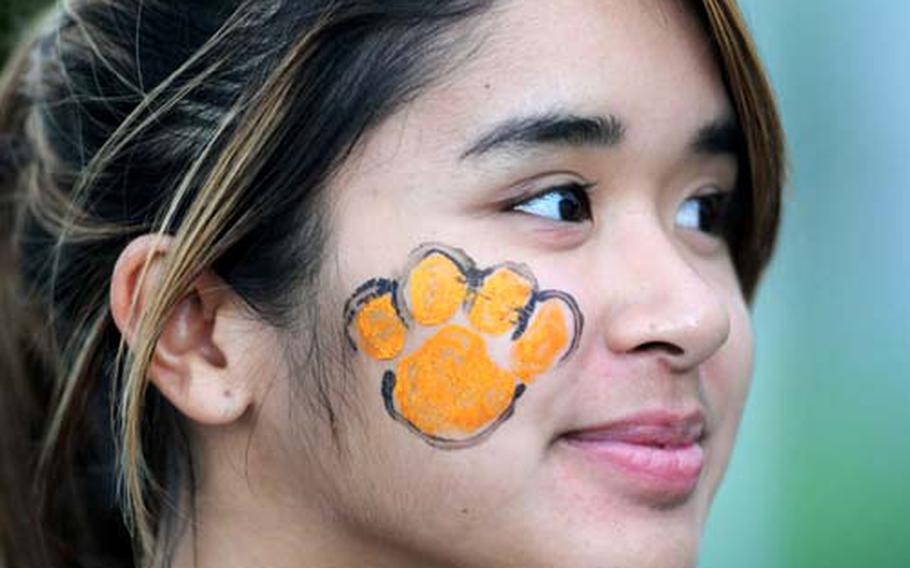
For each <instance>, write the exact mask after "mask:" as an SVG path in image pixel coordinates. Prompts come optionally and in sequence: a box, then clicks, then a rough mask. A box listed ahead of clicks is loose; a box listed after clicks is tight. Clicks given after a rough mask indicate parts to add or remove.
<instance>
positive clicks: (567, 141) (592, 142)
mask: <svg viewBox="0 0 910 568" xmlns="http://www.w3.org/2000/svg"><path fill="white" fill-rule="evenodd" d="M625 132H626V128H625V125H624V124H623V122H622V121H621V120H620V119H619V118H618V117H616V116H615V115H612V114H607V115H588V116H581V115H576V114H565V113H547V114H542V115H536V116H530V117H524V118H511V119H507V120H505V121H503V122H501V123H499V124H497V125H495V126H493V128H491V129H490V130H489V131H487V133H485V134H483V135H481V136H480V137H479V138H478V139H477V140H476V141H475V142H474V143H472V144H470V145H469V146H468V149H467V150H465V151H464V152H462V153H461V157H460V159H461V160H464V159H466V158H472V157H479V156H481V155H484V154H488V153H491V152H493V151H496V150H505V149H509V148H520V149H521V148H529V147H532V146H541V145H561V146H599V147H605V148H609V147H611V146H616V145H618V144H620V143H622V141H623V138H624V137H625ZM742 148H743V133H742V130H741V129H740V126H739V124H738V123H737V121H736V119H735V118H734V117H733V116H732V115H723V116H720V117H718V118H716V119H714V120H712V121H710V122H708V123H707V124H705V125H704V126H702V127H701V128H699V129H698V131H697V132H696V134H695V136H694V137H693V138H692V142H691V143H690V150H691V151H692V153H695V154H705V155H723V154H733V155H738V154H739V153H740V151H741V149H742Z"/></svg>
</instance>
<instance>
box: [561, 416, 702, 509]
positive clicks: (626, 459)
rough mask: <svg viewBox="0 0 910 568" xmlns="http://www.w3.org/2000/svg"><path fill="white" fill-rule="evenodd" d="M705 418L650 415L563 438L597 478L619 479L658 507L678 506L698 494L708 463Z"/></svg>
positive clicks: (594, 427)
mask: <svg viewBox="0 0 910 568" xmlns="http://www.w3.org/2000/svg"><path fill="white" fill-rule="evenodd" d="M704 441H705V421H704V417H703V415H702V414H701V413H700V412H692V413H688V414H678V413H672V412H666V411H656V412H646V413H640V414H637V415H634V416H630V417H627V418H624V419H621V420H618V421H614V422H610V423H607V424H604V425H598V426H592V427H586V428H583V429H579V430H573V431H571V432H568V433H566V434H564V435H563V436H562V437H561V442H563V443H564V445H565V446H566V447H567V448H569V449H570V451H571V453H572V454H577V455H579V456H580V457H581V458H583V462H584V463H585V464H587V465H588V466H589V467H590V466H593V469H594V471H595V474H596V475H598V476H606V477H608V478H611V479H613V478H619V479H620V480H621V481H622V482H624V484H625V485H626V486H627V487H628V488H629V489H630V490H631V491H632V492H634V493H635V494H637V495H639V496H641V497H645V498H647V499H648V500H653V501H660V502H666V501H679V500H681V499H685V498H687V497H689V496H690V495H691V494H692V493H693V492H694V491H695V489H696V488H697V486H698V481H699V478H700V476H701V472H702V469H703V467H704V463H705V450H704V446H703V444H704Z"/></svg>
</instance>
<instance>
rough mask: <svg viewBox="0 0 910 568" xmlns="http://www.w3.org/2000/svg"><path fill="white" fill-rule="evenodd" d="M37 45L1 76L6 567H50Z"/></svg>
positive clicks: (0, 369) (2, 524)
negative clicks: (22, 227)
mask: <svg viewBox="0 0 910 568" xmlns="http://www.w3.org/2000/svg"><path fill="white" fill-rule="evenodd" d="M30 51H31V42H27V43H25V44H23V45H22V46H20V48H19V49H18V50H17V51H16V52H15V53H13V55H12V57H11V59H10V61H8V62H7V65H6V69H5V71H4V72H3V75H0V565H2V566H11V567H12V566H16V567H20V566H22V567H28V566H43V565H49V564H50V562H49V559H48V558H47V557H46V555H45V552H44V551H45V547H44V546H42V542H41V541H42V539H43V537H42V531H41V529H40V519H39V513H38V507H36V503H37V502H38V501H39V499H38V495H37V492H36V487H35V485H34V483H33V479H34V472H35V466H36V464H37V453H36V448H37V447H39V445H40V443H39V438H40V432H41V428H42V425H43V422H44V418H45V411H46V408H45V407H46V403H47V397H46V396H45V393H44V392H43V391H44V390H45V389H44V388H43V387H44V386H45V385H43V384H42V383H43V382H44V378H43V377H44V375H45V373H44V371H45V370H46V367H47V363H46V361H44V360H43V359H44V357H43V356H42V355H44V354H40V353H38V351H37V350H36V349H35V345H34V338H35V337H36V335H37V334H40V330H38V329H37V325H36V323H37V321H36V320H37V319H38V318H36V317H34V314H32V313H30V311H31V310H30V308H29V305H28V301H27V299H26V298H25V297H24V295H23V290H22V282H21V278H20V274H19V270H18V264H19V258H18V254H17V242H16V241H17V236H16V235H17V228H18V226H19V219H20V217H21V215H20V209H21V206H22V202H23V200H22V198H21V195H20V194H21V193H22V186H23V184H22V183H21V179H22V178H23V177H24V168H25V164H26V163H27V162H28V160H29V158H28V154H29V153H30V152H31V150H30V149H29V148H27V147H26V140H27V137H26V135H25V122H26V115H27V104H26V102H25V100H24V96H23V93H22V89H21V86H22V84H23V82H24V75H25V74H26V70H27V65H28V57H29V53H30Z"/></svg>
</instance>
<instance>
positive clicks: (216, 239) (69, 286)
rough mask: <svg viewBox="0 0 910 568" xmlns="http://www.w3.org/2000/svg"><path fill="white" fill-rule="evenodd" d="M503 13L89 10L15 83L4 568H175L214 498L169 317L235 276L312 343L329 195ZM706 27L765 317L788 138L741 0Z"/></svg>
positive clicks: (17, 59) (3, 366)
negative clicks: (174, 377) (195, 287)
mask: <svg viewBox="0 0 910 568" xmlns="http://www.w3.org/2000/svg"><path fill="white" fill-rule="evenodd" d="M492 2H493V0H331V1H330V0H308V1H307V0H295V1H291V0H255V1H252V0H251V1H243V2H241V1H238V0H234V1H224V0H222V1H211V0H210V1H202V0H200V1H197V2H177V1H164V0H116V1H115V0H71V1H69V2H66V3H64V5H63V7H62V8H60V9H58V10H56V11H54V12H52V13H51V14H50V15H49V16H48V17H47V18H46V19H45V20H44V21H43V22H42V25H41V26H40V27H39V28H37V30H36V32H35V33H34V35H33V36H32V37H31V38H30V39H28V40H27V41H25V42H23V43H22V45H21V46H20V47H19V49H18V50H17V52H16V53H15V54H14V55H13V58H12V60H11V61H10V62H9V63H8V65H7V67H6V69H5V71H4V75H3V76H2V79H0V245H2V246H0V275H2V282H0V287H2V288H0V294H2V295H0V316H2V322H3V326H2V329H0V378H2V380H3V385H2V388H0V416H2V418H0V560H5V561H6V562H7V563H8V564H10V565H12V566H17V567H27V566H42V567H56V566H70V565H84V566H90V565H99V564H102V565H105V566H113V565H131V564H132V563H133V551H132V550H131V548H132V547H134V550H135V558H136V559H137V564H141V565H143V566H152V565H157V564H162V563H165V562H166V561H167V558H168V555H169V553H170V549H169V546H170V545H171V544H172V543H173V538H172V537H173V535H174V531H175V530H177V528H178V527H177V526H176V524H175V523H176V521H175V520H174V515H173V514H172V513H173V509H174V508H175V507H176V505H175V504H176V503H177V502H179V498H180V494H181V491H185V490H186V489H187V487H189V488H190V490H192V485H193V478H192V473H193V469H192V467H191V465H190V461H189V455H190V452H189V447H188V443H187V441H186V437H185V435H184V434H183V428H182V421H181V419H180V418H179V416H178V415H177V413H176V412H174V411H173V409H171V407H170V406H169V405H168V404H166V403H165V402H164V401H163V399H162V398H161V397H160V396H159V395H157V394H156V393H155V391H154V389H147V381H146V371H147V369H148V365H149V361H150V360H151V355H152V352H153V349H154V345H155V343H156V341H157V338H158V336H159V335H160V332H161V328H162V326H163V323H164V321H166V317H167V315H168V314H169V313H170V311H171V309H172V308H173V306H174V305H175V304H176V303H177V302H178V301H179V300H180V298H181V297H182V296H183V294H184V293H185V291H186V289H187V287H188V286H189V284H190V283H191V282H192V280H193V278H194V277H195V276H196V275H197V274H198V271H199V270H201V269H203V268H205V267H213V268H214V269H215V271H216V272H217V273H218V274H219V275H220V276H221V277H222V278H223V279H224V280H225V282H226V283H227V284H228V285H230V286H231V287H232V288H233V289H234V290H235V291H236V292H237V293H238V294H239V295H240V296H241V297H242V298H243V299H244V300H245V301H246V302H247V303H248V304H249V307H250V309H251V311H252V313H254V314H255V315H257V316H258V317H262V318H264V319H265V320H266V321H268V322H269V323H271V324H273V325H276V326H286V325H290V324H291V323H292V322H291V321H289V314H292V313H294V310H292V309H291V308H293V307H295V306H294V301H293V299H294V298H295V297H299V291H300V289H301V287H306V286H308V285H310V284H311V283H312V282H313V280H314V278H315V277H316V276H317V275H318V274H319V271H320V267H321V264H320V263H321V260H322V253H323V252H324V248H325V244H326V234H327V227H326V226H325V224H324V222H323V219H324V218H325V216H324V215H320V214H319V213H320V212H323V211H324V210H325V207H326V204H325V203H324V202H323V200H324V197H325V192H324V191H323V189H324V188H325V187H327V185H328V183H329V182H330V181H331V178H332V177H333V174H334V173H335V172H336V171H337V170H338V168H339V166H340V165H342V164H343V163H344V162H345V160H346V158H347V157H348V156H349V155H350V154H351V152H352V151H353V150H354V149H355V148H356V146H357V144H358V142H360V141H361V140H362V139H363V138H364V135H365V134H366V133H367V132H368V131H369V130H370V129H371V128H373V127H375V126H376V125H377V124H379V123H380V122H381V121H382V120H383V119H384V118H385V117H387V116H389V115H390V114H391V113H393V112H395V110H396V109H398V108H400V107H401V106H402V105H404V104H406V103H407V102H408V101H409V100H412V99H413V98H414V97H416V96H417V95H418V94H419V93H420V92H421V91H422V89H424V88H425V87H426V86H427V85H429V84H430V83H432V82H433V81H434V80H436V79H438V78H439V77H441V76H442V75H443V74H444V73H445V72H446V71H448V70H450V69H451V68H452V66H453V65H456V64H457V63H458V62H459V61H460V60H461V59H462V58H461V57H459V54H461V55H463V56H465V57H466V56H467V55H468V54H469V53H470V51H471V47H472V44H473V43H474V40H476V39H477V36H476V35H474V34H472V33H471V32H470V30H471V29H473V28H472V27H471V26H465V25H463V24H465V23H466V22H467V21H468V20H469V19H471V18H474V17H477V16H479V15H480V14H482V13H484V12H485V11H486V10H487V9H488V8H489V6H490V4H491V3H492ZM695 4H696V6H697V11H698V13H699V15H700V16H701V18H702V21H703V23H704V25H705V28H706V30H707V35H708V36H709V38H710V39H711V41H712V42H713V43H714V45H715V47H716V48H717V53H718V58H719V60H720V62H721V67H722V71H723V74H724V78H725V80H726V82H727V87H728V89H729V91H730V96H731V99H732V101H733V103H734V107H735V108H736V111H737V114H738V117H739V119H740V122H741V124H742V126H743V131H744V133H745V140H744V158H745V161H746V163H747V164H748V167H747V171H748V172H749V174H750V175H749V177H748V179H747V180H746V182H745V183H744V184H743V188H744V189H742V191H744V192H745V194H744V196H743V199H742V200H740V201H741V202H742V203H743V204H744V209H743V211H741V215H740V222H739V223H738V224H737V226H736V229H735V234H734V235H732V238H731V242H732V243H733V247H732V254H733V256H734V262H735V265H736V269H737V274H738V276H739V278H740V284H741V286H742V288H743V290H744V293H745V295H746V297H747V298H749V299H751V297H752V294H753V292H754V290H755V287H756V285H757V282H758V279H759V277H760V275H761V273H762V270H763V269H764V267H765V266H766V264H767V262H768V260H769V259H770V257H771V254H772V251H773V247H774V242H775V237H776V233H777V223H778V213H779V208H780V191H781V187H782V184H783V176H784V172H783V135H782V133H781V131H780V125H779V122H778V118H777V114H776V110H775V105H774V100H773V96H772V94H771V91H770V89H769V87H768V84H767V81H766V79H765V76H764V74H763V72H762V69H761V66H760V64H759V62H758V58H757V56H756V54H755V49H754V46H753V45H752V43H751V40H750V39H749V36H748V32H747V31H746V28H745V24H744V23H743V21H742V18H741V16H740V14H739V12H738V10H737V9H736V6H735V3H734V2H733V0H704V1H702V2H696V3H695ZM146 233H161V234H169V235H173V243H174V244H173V248H172V251H171V253H170V254H168V258H167V259H166V263H167V264H166V267H165V271H164V275H163V277H162V280H161V285H160V287H159V289H158V290H159V291H158V293H157V294H156V295H155V297H154V299H153V300H152V301H151V302H150V303H149V305H147V306H145V308H144V310H143V313H142V314H141V319H140V322H139V333H138V337H139V338H140V340H139V342H138V344H137V345H133V346H132V348H131V349H130V350H129V351H128V352H126V353H125V354H123V353H122V351H121V350H122V348H123V346H122V338H121V337H120V334H119V333H118V331H117V329H116V327H115V326H114V325H113V322H112V319H111V315H110V312H109V308H108V298H107V290H108V284H109V279H110V274H111V271H112V268H113V266H114V263H115V261H116V259H117V258H118V256H119V255H120V253H121V252H122V250H123V249H124V247H125V246H126V245H127V243H128V242H129V241H130V240H132V239H133V238H135V237H137V236H139V235H142V234H146ZM122 354H123V355H124V356H122V357H121V355H122ZM109 416H112V417H113V425H114V427H113V428H111V424H110V423H109V422H108V417H109ZM112 471H116V472H117V476H118V477H117V480H116V481H119V484H120V487H121V491H120V492H116V491H115V490H114V482H115V479H114V478H113V477H112V475H111V474H110V473H108V472H112ZM36 502H37V503H38V506H37V507H36V506H35V505H34V503H36ZM121 514H122V515H123V517H122V518H123V519H125V520H126V523H125V524H124V523H123V522H122V521H121Z"/></svg>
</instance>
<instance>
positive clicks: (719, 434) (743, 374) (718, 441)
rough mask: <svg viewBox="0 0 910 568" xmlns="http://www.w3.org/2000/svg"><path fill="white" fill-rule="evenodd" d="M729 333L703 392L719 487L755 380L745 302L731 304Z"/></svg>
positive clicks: (706, 372)
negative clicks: (710, 428) (710, 427)
mask: <svg viewBox="0 0 910 568" xmlns="http://www.w3.org/2000/svg"><path fill="white" fill-rule="evenodd" d="M729 314H730V336H729V339H728V340H727V343H726V344H725V345H724V346H723V347H722V348H721V349H720V351H718V352H717V353H716V354H715V356H714V357H713V358H712V359H711V360H710V361H709V362H708V363H707V364H706V365H705V366H704V368H703V382H702V387H703V389H704V396H705V399H706V402H707V406H708V411H709V414H710V418H711V419H712V421H713V433H712V437H713V439H714V440H713V443H712V450H713V451H714V452H715V459H713V460H712V462H713V465H714V471H713V472H711V475H712V477H714V483H712V484H711V485H712V486H713V487H714V488H715V489H716V486H717V484H718V483H719V481H720V478H721V477H722V476H723V472H724V470H725V469H726V466H727V462H728V461H729V459H730V454H731V452H732V448H733V443H734V441H735V439H736V432H737V430H738V428H739V423H740V419H741V418H742V413H743V407H744V405H745V401H746V397H747V395H748V393H749V387H750V385H751V382H752V367H753V353H754V338H753V331H752V322H751V316H750V314H749V312H748V309H747V308H746V306H745V304H743V303H742V302H740V301H734V302H732V303H731V305H730V309H729Z"/></svg>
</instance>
